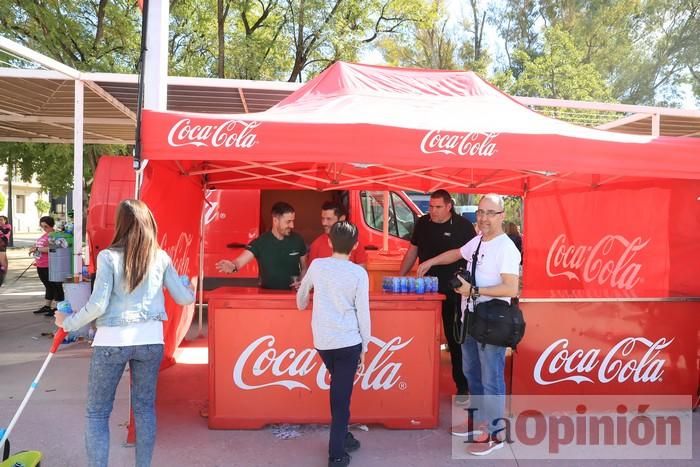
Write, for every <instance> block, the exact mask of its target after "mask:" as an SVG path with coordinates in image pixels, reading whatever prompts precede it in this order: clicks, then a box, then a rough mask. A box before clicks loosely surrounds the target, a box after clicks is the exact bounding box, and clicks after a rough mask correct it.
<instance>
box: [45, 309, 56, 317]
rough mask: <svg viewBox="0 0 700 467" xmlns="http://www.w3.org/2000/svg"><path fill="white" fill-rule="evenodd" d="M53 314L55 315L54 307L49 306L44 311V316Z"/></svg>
mask: <svg viewBox="0 0 700 467" xmlns="http://www.w3.org/2000/svg"><path fill="white" fill-rule="evenodd" d="M54 315H56V308H49V310H48V311H47V312H46V313H44V316H50V317H53V316H54Z"/></svg>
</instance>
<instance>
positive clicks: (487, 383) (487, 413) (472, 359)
mask: <svg viewBox="0 0 700 467" xmlns="http://www.w3.org/2000/svg"><path fill="white" fill-rule="evenodd" d="M505 366H506V348H505V347H499V346H496V345H490V344H486V345H483V344H480V343H479V342H477V341H476V340H475V339H474V338H473V337H472V336H467V338H466V339H465V340H464V343H463V344H462V369H463V370H464V376H466V377H467V382H468V383H469V394H471V395H472V396H485V397H483V398H482V397H475V398H474V400H475V403H476V404H475V406H473V408H475V409H476V411H475V412H473V413H474V421H475V422H476V423H477V424H480V423H485V424H488V427H489V431H490V432H491V433H495V432H497V431H498V430H499V429H501V428H503V427H504V426H505V424H504V423H503V422H500V423H499V422H496V420H498V419H499V418H503V417H504V415H505V405H506V396H505V394H506V381H505V374H504V371H505Z"/></svg>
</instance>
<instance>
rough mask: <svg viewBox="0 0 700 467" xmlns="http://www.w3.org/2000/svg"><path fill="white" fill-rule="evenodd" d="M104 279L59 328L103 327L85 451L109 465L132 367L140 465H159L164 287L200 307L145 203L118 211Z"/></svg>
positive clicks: (101, 270)
mask: <svg viewBox="0 0 700 467" xmlns="http://www.w3.org/2000/svg"><path fill="white" fill-rule="evenodd" d="M96 263H97V275H96V277H95V285H94V289H93V292H92V295H91V296H90V300H89V301H88V303H87V304H86V305H85V306H84V307H83V308H82V309H80V311H78V312H77V313H73V314H70V315H68V316H65V315H64V314H63V313H56V325H58V326H60V327H62V328H63V329H64V330H66V331H75V330H78V329H80V328H81V327H83V326H84V325H86V324H87V323H89V322H91V321H94V320H96V321H97V322H96V325H97V331H96V333H95V339H94V341H93V343H92V346H93V347H94V349H93V352H92V359H91V361H90V372H89V376H88V399H87V408H86V419H87V420H86V430H85V446H86V449H87V458H88V465H89V466H90V467H103V466H106V465H107V464H108V461H109V416H110V414H111V412H112V406H113V404H114V394H115V392H116V389H117V385H118V384H119V380H120V379H121V376H122V373H123V372H124V368H125V366H126V364H127V363H128V364H129V368H130V371H131V407H132V408H133V411H134V418H135V421H136V466H137V467H146V466H149V465H150V464H151V458H152V457H153V447H154V445H155V435H156V415H155V397H156V382H157V380H158V371H159V368H160V363H161V360H162V358H163V323H162V321H165V320H167V319H168V317H167V315H166V313H165V301H164V297H163V287H167V289H168V291H169V292H170V295H171V296H172V298H173V299H174V300H175V302H177V303H178V304H180V305H187V304H190V303H193V302H194V292H193V290H192V288H191V287H188V286H185V285H184V284H183V283H182V282H181V280H180V278H179V277H178V275H177V272H176V271H175V268H174V267H173V265H172V261H171V259H170V257H169V256H168V254H167V253H165V252H164V251H163V250H161V249H160V248H159V246H158V241H157V226H156V222H155V219H154V218H153V214H152V213H151V211H150V210H149V209H148V207H147V206H146V204H145V203H143V202H141V201H138V200H125V201H122V202H121V203H120V204H119V207H118V208H117V219H116V226H115V233H114V239H113V240H112V244H111V245H110V246H109V247H108V248H107V249H105V250H103V251H101V252H100V253H99V254H98V255H97V262H96Z"/></svg>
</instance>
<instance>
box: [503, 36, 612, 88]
mask: <svg viewBox="0 0 700 467" xmlns="http://www.w3.org/2000/svg"><path fill="white" fill-rule="evenodd" d="M516 57H517V59H518V61H519V62H520V63H521V64H522V72H521V73H520V75H519V76H518V77H517V79H516V80H515V82H514V83H513V84H512V85H511V86H510V87H509V89H508V91H509V92H511V93H512V94H516V95H519V96H537V97H548V98H553V99H572V100H597V101H609V100H611V95H610V91H609V89H608V88H607V86H606V84H605V82H604V80H603V78H602V77H601V76H600V73H599V72H598V70H596V68H595V67H594V66H593V65H592V64H590V63H585V61H584V54H583V51H581V50H579V49H577V48H576V46H575V45H574V42H573V39H572V38H571V36H570V35H569V34H568V33H567V32H565V31H564V30H562V29H561V28H560V27H559V26H555V27H553V28H550V29H548V30H547V32H546V33H545V43H544V48H543V50H542V53H541V54H540V55H539V56H537V57H535V58H532V57H530V56H529V55H527V54H526V53H525V52H524V51H522V50H520V51H518V52H516Z"/></svg>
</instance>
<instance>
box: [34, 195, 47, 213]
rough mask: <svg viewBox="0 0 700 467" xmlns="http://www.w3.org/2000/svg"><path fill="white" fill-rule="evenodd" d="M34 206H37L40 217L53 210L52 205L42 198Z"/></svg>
mask: <svg viewBox="0 0 700 467" xmlns="http://www.w3.org/2000/svg"><path fill="white" fill-rule="evenodd" d="M34 206H36V211H37V212H38V213H39V215H43V214H48V212H49V209H51V203H49V202H48V201H46V200H45V199H41V198H39V199H38V200H36V201H35V202H34Z"/></svg>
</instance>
